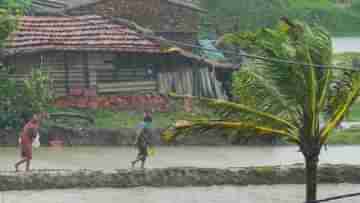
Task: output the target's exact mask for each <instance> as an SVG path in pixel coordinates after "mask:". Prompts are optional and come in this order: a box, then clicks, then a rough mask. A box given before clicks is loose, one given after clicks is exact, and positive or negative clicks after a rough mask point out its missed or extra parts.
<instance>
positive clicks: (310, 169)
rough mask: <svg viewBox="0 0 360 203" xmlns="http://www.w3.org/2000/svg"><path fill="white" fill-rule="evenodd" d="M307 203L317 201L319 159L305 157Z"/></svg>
mask: <svg viewBox="0 0 360 203" xmlns="http://www.w3.org/2000/svg"><path fill="white" fill-rule="evenodd" d="M305 166H306V171H305V174H306V202H309V201H313V200H316V194H317V168H318V157H305Z"/></svg>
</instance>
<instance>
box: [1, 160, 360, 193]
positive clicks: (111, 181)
mask: <svg viewBox="0 0 360 203" xmlns="http://www.w3.org/2000/svg"><path fill="white" fill-rule="evenodd" d="M303 168H304V166H303V165H302V164H298V165H290V166H266V167H245V168H228V169H215V168H164V169H149V170H144V171H143V170H118V171H116V172H109V173H105V172H102V171H87V170H84V171H76V172H72V171H45V170H44V171H34V172H32V173H14V172H0V191H7V190H35V189H63V188H98V187H113V188H128V187H137V186H152V187H171V186H177V187H184V186H211V185H264V184H304V169H303ZM319 183H355V184H356V183H360V166H359V165H321V166H320V167H319Z"/></svg>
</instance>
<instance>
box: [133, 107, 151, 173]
mask: <svg viewBox="0 0 360 203" xmlns="http://www.w3.org/2000/svg"><path fill="white" fill-rule="evenodd" d="M151 123H152V116H151V112H150V111H145V112H144V122H143V124H142V127H141V130H140V132H138V133H137V136H136V139H135V146H136V148H137V150H138V155H137V157H136V159H135V160H134V161H132V162H131V167H132V168H134V167H135V164H136V163H137V162H139V161H141V168H144V167H145V162H146V158H147V157H148V155H149V154H148V148H149V147H150V146H151V143H150V142H149V137H150V136H151V130H150V128H151Z"/></svg>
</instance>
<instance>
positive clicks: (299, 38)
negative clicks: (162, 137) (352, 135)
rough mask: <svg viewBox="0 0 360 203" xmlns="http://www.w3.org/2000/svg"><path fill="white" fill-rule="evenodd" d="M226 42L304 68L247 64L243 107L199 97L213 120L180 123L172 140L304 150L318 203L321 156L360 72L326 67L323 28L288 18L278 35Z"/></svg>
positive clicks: (328, 55)
mask: <svg viewBox="0 0 360 203" xmlns="http://www.w3.org/2000/svg"><path fill="white" fill-rule="evenodd" d="M225 39H227V42H230V43H233V44H243V45H244V44H247V45H249V47H248V48H249V49H250V50H253V51H256V53H257V54H261V55H262V56H264V57H267V58H270V57H271V58H280V59H287V60H291V61H296V62H301V63H297V64H296V63H284V62H283V61H267V62H264V61H255V62H253V63H252V64H248V65H247V66H245V67H243V68H242V69H241V70H240V71H239V72H238V73H237V74H236V76H235V80H234V93H235V95H237V96H238V98H239V99H238V101H235V102H229V101H223V100H213V99H208V98H198V97H194V101H198V102H200V103H201V104H206V105H207V106H208V107H211V108H209V109H211V110H213V111H214V114H208V115H207V116H206V115H205V116H203V117H198V118H197V119H188V120H187V121H186V122H181V123H178V125H177V126H176V130H177V131H176V132H177V133H175V134H174V135H173V136H172V135H170V136H169V137H167V138H168V139H173V138H175V137H176V136H177V135H179V134H182V133H184V131H188V130H191V131H193V130H231V131H239V132H240V131H244V130H247V131H251V132H253V133H254V134H256V135H261V136H267V135H271V136H279V137H282V138H285V139H286V140H288V141H289V142H292V143H295V144H297V145H298V146H299V147H300V150H301V152H302V154H303V156H304V159H305V167H306V168H305V171H306V201H311V200H316V193H317V192H316V191H317V167H318V160H319V158H318V157H319V154H320V150H321V148H322V146H323V145H324V144H326V141H327V139H328V137H329V136H330V135H331V131H332V130H333V129H334V128H335V127H336V126H337V125H338V124H339V123H340V122H341V121H342V119H343V117H344V115H345V114H346V112H347V111H348V110H349V107H350V106H351V105H352V104H353V103H354V101H355V100H356V98H357V96H358V93H359V90H360V72H359V71H354V70H341V71H339V70H335V69H332V68H326V67H325V66H331V62H332V44H331V39H330V36H329V34H328V33H327V32H326V31H324V30H323V29H322V28H320V27H318V26H313V27H310V26H308V25H306V24H304V23H301V22H297V21H290V20H288V19H285V18H284V19H282V21H281V22H280V23H279V26H277V27H276V28H274V29H262V30H260V31H258V32H255V33H247V34H231V35H228V36H227V37H225ZM320 65H321V66H320ZM172 96H173V97H175V98H183V97H182V96H176V95H172ZM209 115H210V116H209ZM320 122H321V124H320ZM238 134H240V133H238Z"/></svg>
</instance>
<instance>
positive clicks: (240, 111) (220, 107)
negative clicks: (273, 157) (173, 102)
mask: <svg viewBox="0 0 360 203" xmlns="http://www.w3.org/2000/svg"><path fill="white" fill-rule="evenodd" d="M170 96H171V97H172V98H176V99H185V98H191V99H193V100H194V101H196V100H197V101H199V102H200V104H202V105H206V106H207V107H209V108H210V109H213V110H214V111H215V112H216V114H217V115H220V117H221V118H227V119H229V118H234V117H235V118H237V120H239V119H241V120H253V121H256V122H257V123H261V122H262V121H263V122H266V123H268V124H269V123H272V125H273V126H279V127H284V128H287V129H289V130H297V128H296V126H294V125H293V124H292V123H290V122H289V121H287V120H285V119H282V118H280V117H278V116H276V115H272V114H270V113H267V112H264V111H258V110H256V109H253V108H251V107H248V106H245V105H242V104H239V103H234V102H229V101H225V100H218V99H210V98H204V97H190V96H180V95H174V94H170Z"/></svg>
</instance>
